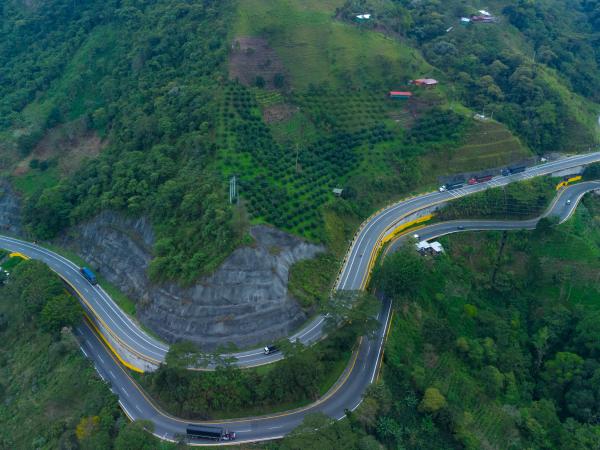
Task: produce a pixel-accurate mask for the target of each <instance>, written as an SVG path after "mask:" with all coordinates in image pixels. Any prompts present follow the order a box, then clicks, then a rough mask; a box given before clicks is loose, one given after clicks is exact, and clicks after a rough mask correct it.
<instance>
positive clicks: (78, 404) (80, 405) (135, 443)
mask: <svg viewBox="0 0 600 450" xmlns="http://www.w3.org/2000/svg"><path fill="white" fill-rule="evenodd" d="M0 263H1V264H2V267H3V268H4V269H5V270H6V269H8V270H10V276H9V277H8V281H7V280H5V279H4V277H3V281H2V284H1V285H0V430H1V433H0V448H2V449H26V448H35V449H44V450H45V449H48V450H50V449H57V448H62V449H113V448H114V449H122V450H125V449H132V448H156V449H162V448H164V449H167V448H174V446H171V445H170V444H169V445H167V444H162V443H160V442H159V441H157V440H155V439H154V438H153V437H152V436H151V435H150V434H149V433H147V432H146V431H144V430H143V428H142V426H143V424H130V423H129V421H128V419H127V418H126V417H125V416H124V415H123V413H122V412H121V410H120V408H119V405H118V402H117V400H118V399H117V397H116V396H114V395H112V394H111V392H110V390H109V388H108V386H107V385H106V384H105V383H104V382H103V381H102V380H101V379H100V377H99V376H98V375H97V374H96V371H95V370H94V367H93V366H92V364H91V363H90V362H89V361H88V360H87V359H86V358H85V357H84V356H83V354H82V353H81V350H80V349H79V343H78V342H77V340H76V337H75V335H74V328H73V326H74V325H77V324H78V323H80V322H81V308H80V306H79V303H78V302H77V300H76V299H75V298H73V297H71V296H70V295H69V294H68V293H67V292H66V291H65V288H64V285H63V283H62V282H61V280H60V279H59V278H58V277H57V276H56V274H54V273H53V272H51V271H50V270H49V269H48V268H47V267H46V266H45V265H43V264H42V263H39V262H32V261H22V260H21V259H19V258H10V259H6V255H5V254H3V255H2V257H1V258H0ZM2 273H4V272H2Z"/></svg>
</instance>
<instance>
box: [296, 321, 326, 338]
mask: <svg viewBox="0 0 600 450" xmlns="http://www.w3.org/2000/svg"><path fill="white" fill-rule="evenodd" d="M324 320H325V318H324V317H323V316H321V318H320V319H319V321H318V322H317V323H316V324H314V326H313V327H311V328H310V329H308V330H306V331H305V332H304V333H302V334H299V335H297V336H296V337H298V338H303V337H304V336H306V335H307V334H308V333H310V332H311V331H312V330H314V329H315V328H317V327H318V326H319V325H321V324H322V323H323V321H324ZM292 337H294V336H292Z"/></svg>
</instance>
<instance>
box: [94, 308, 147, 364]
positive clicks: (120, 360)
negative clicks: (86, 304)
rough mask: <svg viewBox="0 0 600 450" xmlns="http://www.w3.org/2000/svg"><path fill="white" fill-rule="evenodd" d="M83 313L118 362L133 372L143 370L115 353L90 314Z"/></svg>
mask: <svg viewBox="0 0 600 450" xmlns="http://www.w3.org/2000/svg"><path fill="white" fill-rule="evenodd" d="M83 314H84V316H85V318H86V319H87V321H88V322H89V323H90V325H91V326H92V327H93V328H94V330H96V333H97V334H98V336H100V338H101V339H102V340H103V341H104V344H105V345H106V346H107V347H108V348H109V349H110V351H111V352H113V353H114V354H115V356H116V357H117V358H118V359H119V362H120V363H121V364H123V365H124V366H125V367H127V368H128V369H131V370H133V371H135V372H138V373H144V371H143V370H142V369H140V368H138V367H136V366H134V365H132V364H130V363H128V362H127V361H125V360H124V359H123V358H121V356H120V355H119V354H118V353H117V351H116V350H115V349H114V348H113V346H112V345H110V342H108V339H106V338H105V337H104V335H103V334H102V333H101V332H100V330H99V329H98V327H97V326H96V324H95V323H94V322H93V321H92V319H91V318H90V316H88V314H87V313H86V312H84V313H83Z"/></svg>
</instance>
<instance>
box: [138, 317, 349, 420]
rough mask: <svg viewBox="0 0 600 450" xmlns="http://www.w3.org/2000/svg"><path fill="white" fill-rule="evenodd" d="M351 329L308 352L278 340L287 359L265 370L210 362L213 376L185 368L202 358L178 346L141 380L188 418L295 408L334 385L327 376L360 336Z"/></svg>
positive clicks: (172, 409) (171, 408) (161, 400)
mask: <svg viewBox="0 0 600 450" xmlns="http://www.w3.org/2000/svg"><path fill="white" fill-rule="evenodd" d="M355 328H356V326H355V327H350V329H346V327H342V328H341V329H340V330H339V331H337V332H335V333H333V334H332V336H331V337H329V338H328V339H327V340H326V341H323V342H321V343H319V344H318V345H316V346H314V347H310V348H304V347H303V346H302V345H301V344H292V343H289V342H287V341H284V342H281V343H280V348H281V350H282V351H283V353H284V354H285V355H286V358H285V359H284V360H282V361H280V362H278V363H276V364H275V365H274V366H273V367H270V368H269V370H268V371H262V370H257V371H255V370H252V369H248V370H240V369H238V368H237V367H235V366H232V365H229V364H227V362H226V361H218V360H217V359H214V358H213V360H212V361H213V362H215V363H216V364H217V369H216V370H215V371H213V372H198V371H190V370H186V369H185V368H184V367H185V366H187V365H188V364H189V363H190V361H191V360H195V359H196V358H198V357H199V356H200V359H202V355H199V353H198V352H195V351H194V349H193V347H192V346H189V345H187V344H182V345H178V346H175V348H172V349H171V351H170V352H169V355H168V356H167V360H168V361H169V364H164V365H161V366H160V368H159V369H158V370H157V371H156V372H152V373H148V374H144V375H143V376H142V377H141V378H140V381H141V383H142V385H143V386H144V388H146V389H147V390H148V392H149V394H150V395H152V397H153V398H155V399H156V400H157V401H158V402H159V403H160V404H161V405H162V406H163V407H164V408H165V409H166V410H167V411H170V412H171V413H173V414H175V415H178V416H181V417H186V418H197V419H206V418H209V417H215V416H216V417H231V416H232V415H235V416H236V417H239V416H240V415H245V414H246V415H253V414H258V413H260V414H264V413H265V411H267V410H270V409H277V410H279V409H282V408H283V407H286V406H288V405H289V406H290V407H294V406H298V405H299V404H301V403H306V402H310V401H313V400H316V399H317V397H318V396H319V395H322V394H323V393H324V392H325V390H327V389H328V388H329V387H330V386H331V384H332V383H333V382H334V381H335V378H333V379H332V378H331V375H333V376H334V377H337V376H338V375H339V371H340V365H341V366H344V365H345V364H346V362H347V360H348V357H349V355H350V350H351V348H352V346H353V344H354V343H355V342H356V338H357V337H358V335H357V333H356V332H355ZM173 350H174V351H175V352H176V353H177V355H175V354H174V353H173ZM171 353H173V354H171ZM182 356H183V359H182ZM174 361H175V362H174Z"/></svg>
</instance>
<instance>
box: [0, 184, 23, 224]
mask: <svg viewBox="0 0 600 450" xmlns="http://www.w3.org/2000/svg"><path fill="white" fill-rule="evenodd" d="M0 231H1V232H2V233H8V234H14V235H19V234H21V233H22V231H23V230H22V228H21V201H20V199H19V196H18V195H17V194H16V193H15V191H14V190H13V189H12V187H11V186H10V183H9V182H8V181H7V180H4V179H0Z"/></svg>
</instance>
